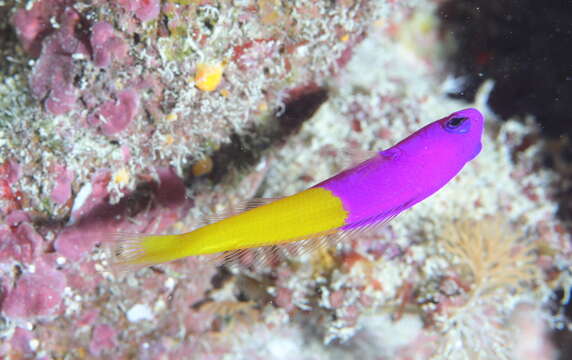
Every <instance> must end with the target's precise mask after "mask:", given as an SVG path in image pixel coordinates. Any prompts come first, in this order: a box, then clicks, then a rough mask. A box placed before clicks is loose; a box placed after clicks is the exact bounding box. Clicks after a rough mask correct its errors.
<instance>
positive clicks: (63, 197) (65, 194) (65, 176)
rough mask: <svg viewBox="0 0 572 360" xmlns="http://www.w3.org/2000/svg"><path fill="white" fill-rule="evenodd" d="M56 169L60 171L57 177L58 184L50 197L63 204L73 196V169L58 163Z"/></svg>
mask: <svg viewBox="0 0 572 360" xmlns="http://www.w3.org/2000/svg"><path fill="white" fill-rule="evenodd" d="M55 171H56V172H57V173H58V177H57V178H56V185H55V186H54V188H53V190H52V193H51V195H50V197H51V198H52V200H53V201H54V202H55V203H57V204H60V205H63V204H65V203H66V202H67V201H68V200H69V199H70V197H71V184H72V181H73V178H74V176H73V171H71V170H68V169H66V168H65V167H64V166H61V165H56V167H55Z"/></svg>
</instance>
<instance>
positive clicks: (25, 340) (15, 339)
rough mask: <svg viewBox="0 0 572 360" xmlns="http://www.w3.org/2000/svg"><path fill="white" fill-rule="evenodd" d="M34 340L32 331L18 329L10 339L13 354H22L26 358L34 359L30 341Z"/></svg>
mask: <svg viewBox="0 0 572 360" xmlns="http://www.w3.org/2000/svg"><path fill="white" fill-rule="evenodd" d="M32 339H33V335H32V332H31V331H29V330H26V329H24V328H21V327H17V328H16V329H15V330H14V334H13V335H12V338H11V339H10V346H11V348H12V352H17V353H19V354H22V355H24V356H25V358H32V355H33V354H34V350H33V349H32V347H31V346H30V340H32Z"/></svg>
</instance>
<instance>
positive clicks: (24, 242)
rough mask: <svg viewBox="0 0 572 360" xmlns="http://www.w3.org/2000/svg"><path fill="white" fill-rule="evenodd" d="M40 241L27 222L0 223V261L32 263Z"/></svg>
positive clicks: (39, 246)
mask: <svg viewBox="0 0 572 360" xmlns="http://www.w3.org/2000/svg"><path fill="white" fill-rule="evenodd" d="M42 241H43V240H42V237H41V236H40V235H38V233H37V232H36V231H35V230H34V228H33V227H32V226H31V225H30V224H29V223H22V224H20V225H18V226H8V225H0V262H6V261H9V260H15V261H19V262H22V263H26V264H30V263H32V262H33V261H34V259H35V258H36V257H37V256H38V254H39V252H40V250H41V248H42Z"/></svg>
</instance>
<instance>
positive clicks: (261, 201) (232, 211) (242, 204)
mask: <svg viewBox="0 0 572 360" xmlns="http://www.w3.org/2000/svg"><path fill="white" fill-rule="evenodd" d="M279 199H281V197H275V198H252V199H248V200H243V201H239V202H238V203H237V204H235V205H232V206H229V207H228V208H227V209H226V210H225V211H223V212H221V213H218V214H213V215H209V216H205V218H204V221H203V222H202V223H203V224H201V225H208V224H212V223H215V222H218V221H221V220H224V219H226V218H229V217H231V216H234V215H238V214H240V213H243V212H245V211H248V210H252V209H254V208H257V207H259V206H262V205H266V204H269V203H271V202H274V201H276V200H279Z"/></svg>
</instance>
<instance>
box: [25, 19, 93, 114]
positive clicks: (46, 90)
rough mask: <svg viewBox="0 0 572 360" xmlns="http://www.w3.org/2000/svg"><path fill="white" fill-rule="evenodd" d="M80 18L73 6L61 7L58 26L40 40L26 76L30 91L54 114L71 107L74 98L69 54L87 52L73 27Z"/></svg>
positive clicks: (74, 103) (75, 99) (75, 94)
mask: <svg viewBox="0 0 572 360" xmlns="http://www.w3.org/2000/svg"><path fill="white" fill-rule="evenodd" d="M80 21H81V17H80V15H79V14H78V13H77V12H76V11H75V10H73V9H72V8H66V9H65V11H64V13H63V14H62V22H61V25H60V28H59V29H58V30H57V31H56V32H54V33H53V34H51V35H49V36H48V37H47V38H46V39H45V40H43V42H42V51H41V54H40V58H39V59H38V61H37V63H36V65H35V66H34V69H33V71H32V76H31V78H30V88H31V91H32V95H33V96H34V97H35V98H36V99H37V100H38V101H42V100H43V101H44V106H45V108H46V110H47V111H49V112H50V113H52V114H54V115H61V114H65V113H67V112H68V111H70V110H72V109H73V108H74V106H75V105H76V101H77V98H78V94H77V90H76V89H75V87H74V85H73V78H74V65H73V61H74V59H73V57H74V56H77V55H81V56H88V55H89V52H88V47H87V46H86V41H85V39H83V38H80V37H79V35H78V32H77V31H76V26H77V25H78V23H79V22H80Z"/></svg>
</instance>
